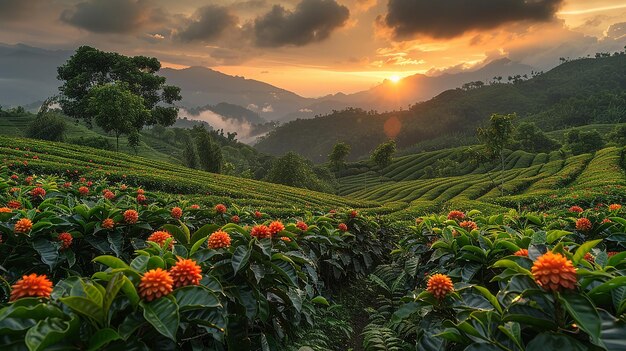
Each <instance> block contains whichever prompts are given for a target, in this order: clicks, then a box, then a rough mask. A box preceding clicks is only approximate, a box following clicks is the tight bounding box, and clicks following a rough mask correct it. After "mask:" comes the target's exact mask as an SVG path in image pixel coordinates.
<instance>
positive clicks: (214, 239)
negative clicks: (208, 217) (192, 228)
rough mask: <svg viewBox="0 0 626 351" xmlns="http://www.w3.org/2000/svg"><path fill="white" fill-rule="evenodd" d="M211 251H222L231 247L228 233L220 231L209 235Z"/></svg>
mask: <svg viewBox="0 0 626 351" xmlns="http://www.w3.org/2000/svg"><path fill="white" fill-rule="evenodd" d="M208 246H209V249H220V248H223V247H229V246H230V235H228V233H226V232H223V231H221V230H218V231H216V232H214V233H213V234H211V235H209V241H208Z"/></svg>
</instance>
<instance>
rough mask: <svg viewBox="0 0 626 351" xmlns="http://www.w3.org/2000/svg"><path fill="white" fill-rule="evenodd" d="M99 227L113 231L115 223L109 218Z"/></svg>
mask: <svg viewBox="0 0 626 351" xmlns="http://www.w3.org/2000/svg"><path fill="white" fill-rule="evenodd" d="M100 226H101V227H102V228H104V229H113V227H114V226H115V222H114V221H113V220H112V219H111V218H107V219H105V220H104V221H102V224H100Z"/></svg>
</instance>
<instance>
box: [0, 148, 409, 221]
mask: <svg viewBox="0 0 626 351" xmlns="http://www.w3.org/2000/svg"><path fill="white" fill-rule="evenodd" d="M0 156H1V157H2V159H3V163H4V164H5V165H7V166H9V167H10V168H12V169H20V170H22V171H25V172H32V173H35V174H38V173H40V174H43V173H45V174H64V175H67V174H74V175H75V177H79V176H89V177H96V178H97V177H103V178H108V179H110V180H113V181H123V182H124V183H126V184H129V185H141V186H143V187H145V188H147V189H149V190H155V191H163V192H167V193H171V194H188V195H187V196H186V198H188V199H189V200H194V201H195V202H200V203H213V204H215V203H218V202H222V203H225V204H228V205H237V206H251V207H254V208H256V209H260V210H262V211H264V212H267V213H276V214H281V213H301V212H303V211H313V210H324V211H328V210H329V209H332V208H356V209H360V210H361V211H363V212H371V213H377V214H381V213H388V212H393V211H396V210H399V209H401V208H402V207H403V206H404V205H403V204H401V203H399V204H387V205H385V206H381V205H379V204H380V203H379V202H373V201H364V200H354V199H350V198H344V197H340V196H335V195H331V194H324V193H318V192H314V191H309V190H306V189H300V188H292V187H288V186H282V185H277V184H271V183H265V182H260V181H254V180H249V179H243V178H236V177H230V176H224V175H216V174H212V173H207V172H203V171H199V170H194V169H190V168H187V167H184V166H179V165H176V164H172V163H168V162H160V161H155V160H151V159H146V158H143V157H137V156H132V155H127V154H124V153H115V152H109V151H104V150H99V149H93V148H87V147H82V146H81V147H77V146H76V145H71V144H65V143H56V142H45V141H39V140H32V139H25V138H10V137H3V136H0ZM35 156H36V158H34V157H35ZM200 194H202V195H200ZM404 207H405V206H404Z"/></svg>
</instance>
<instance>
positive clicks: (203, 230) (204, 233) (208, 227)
mask: <svg viewBox="0 0 626 351" xmlns="http://www.w3.org/2000/svg"><path fill="white" fill-rule="evenodd" d="M218 229H220V226H218V225H217V224H205V225H203V226H202V227H200V229H198V230H196V232H195V233H193V235H192V236H191V243H193V244H194V246H195V244H197V243H198V241H199V240H202V239H204V238H206V237H208V236H209V235H211V234H212V233H213V232H215V231H217V230H218ZM192 254H193V253H192Z"/></svg>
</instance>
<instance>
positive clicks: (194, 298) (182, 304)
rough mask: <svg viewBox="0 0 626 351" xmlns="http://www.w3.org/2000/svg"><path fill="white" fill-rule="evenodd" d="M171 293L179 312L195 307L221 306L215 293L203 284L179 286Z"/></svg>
mask: <svg viewBox="0 0 626 351" xmlns="http://www.w3.org/2000/svg"><path fill="white" fill-rule="evenodd" d="M172 295H174V297H175V298H176V303H177V304H178V309H179V310H180V311H181V312H182V311H187V310H193V309H197V308H217V307H221V306H222V304H221V303H220V300H219V298H218V297H217V295H215V294H214V293H213V292H212V291H210V290H209V289H207V288H205V287H203V286H186V287H183V288H179V289H176V290H175V291H174V292H173V293H172Z"/></svg>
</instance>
